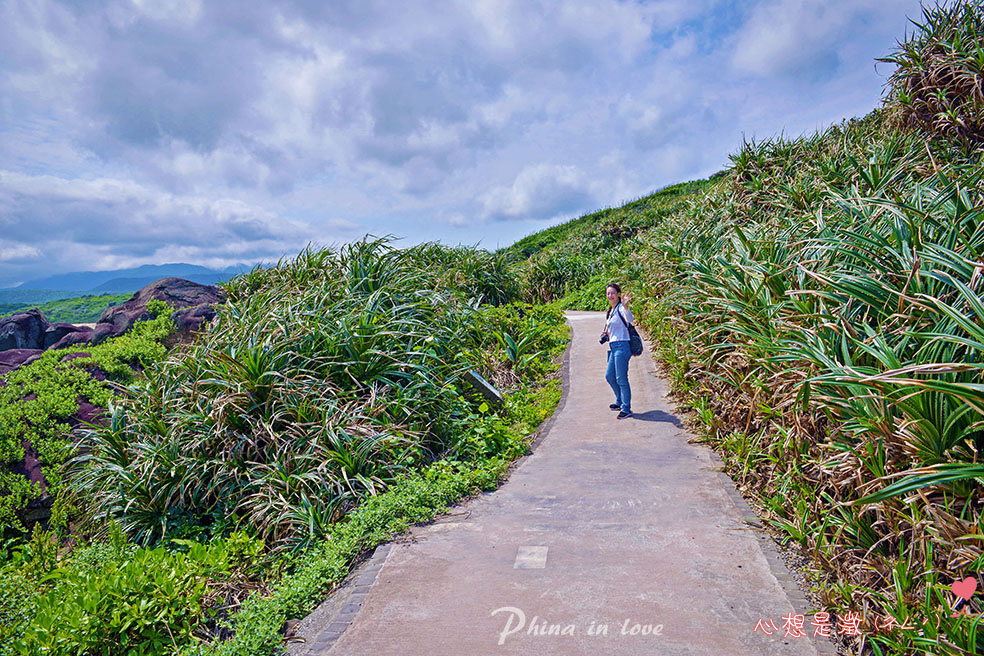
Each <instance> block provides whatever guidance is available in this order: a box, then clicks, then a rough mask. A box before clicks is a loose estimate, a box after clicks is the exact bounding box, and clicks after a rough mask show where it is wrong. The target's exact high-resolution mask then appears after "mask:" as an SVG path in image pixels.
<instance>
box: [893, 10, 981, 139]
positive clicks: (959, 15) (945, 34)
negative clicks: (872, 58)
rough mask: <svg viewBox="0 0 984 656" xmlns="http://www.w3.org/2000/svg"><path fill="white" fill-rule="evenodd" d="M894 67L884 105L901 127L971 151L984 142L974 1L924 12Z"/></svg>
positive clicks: (978, 23) (977, 17) (978, 19)
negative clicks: (890, 109)
mask: <svg viewBox="0 0 984 656" xmlns="http://www.w3.org/2000/svg"><path fill="white" fill-rule="evenodd" d="M879 61H883V62H888V63H891V64H895V66H896V68H895V71H894V72H893V73H892V76H891V78H889V94H888V97H887V99H886V100H887V104H888V105H889V106H890V107H891V108H892V109H893V110H894V116H895V117H896V121H897V123H898V124H899V125H900V127H908V128H915V129H917V130H919V131H921V132H924V133H927V134H929V135H931V136H933V137H938V138H942V139H943V140H950V141H952V142H955V143H958V144H960V145H963V146H964V147H970V148H974V147H976V146H979V145H980V144H981V143H982V142H984V88H982V85H981V75H982V73H984V9H982V8H981V6H980V4H979V3H977V2H974V1H972V0H956V1H954V2H945V3H941V4H936V5H933V6H928V7H924V8H923V22H922V23H916V31H915V32H914V33H913V34H912V36H911V37H910V38H908V39H906V40H905V41H903V42H900V43H899V47H898V49H897V50H896V51H895V52H894V53H892V54H891V55H890V56H888V57H885V58H883V59H880V60H879Z"/></svg>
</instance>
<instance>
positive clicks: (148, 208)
mask: <svg viewBox="0 0 984 656" xmlns="http://www.w3.org/2000/svg"><path fill="white" fill-rule="evenodd" d="M907 16H909V17H913V18H918V16H919V3H918V2H916V1H909V0H906V1H903V0H871V1H869V0H762V1H724V0H721V1H716V0H659V1H654V2H645V1H619V0H556V1H550V0H544V1H541V0H515V1H511V0H464V1H462V2H454V1H453V0H443V1H440V2H435V1H429V2H418V1H417V0H400V1H399V2H397V1H396V0H387V1H375V0H308V1H299V0H298V1H285V0H279V1H278V2H260V1H259V0H257V1H250V2H243V1H242V0H235V1H228V2H227V1H224V0H202V1H196V0H112V1H107V2H97V1H86V2H51V1H49V0H0V287H5V286H13V285H16V284H18V283H20V282H21V281H24V280H27V279H30V278H34V277H39V276H43V275H48V274H54V273H63V272H67V271H78V270H107V269H116V268H122V267H130V266H138V265H140V264H162V263H167V262H190V263H194V264H201V265H205V266H212V267H224V266H227V265H230V264H234V263H238V262H245V263H253V262H257V261H270V260H276V259H277V258H279V257H280V256H281V255H283V254H293V253H296V252H297V251H298V250H299V249H300V248H301V247H303V246H304V245H305V244H306V243H308V242H313V243H315V244H318V245H328V244H337V243H342V242H345V241H350V240H352V239H356V238H358V237H360V236H362V235H363V234H366V233H372V234H378V235H381V234H394V235H398V236H401V237H404V238H405V240H404V241H403V242H402V243H405V244H412V243H417V242H420V241H429V240H441V241H443V242H445V243H453V244H458V243H465V244H480V245H482V246H484V247H487V248H495V247H497V246H504V245H507V244H509V243H511V242H513V241H515V240H516V239H518V238H520V237H522V236H524V235H526V234H529V233H531V232H535V231H536V230H540V229H542V228H544V227H547V226H549V225H551V224H552V223H557V222H559V221H562V220H564V219H567V218H571V217H575V216H578V215H580V214H582V213H584V212H587V211H590V210H594V209H598V208H601V207H605V206H610V205H617V204H620V203H622V202H624V201H626V200H630V199H633V198H636V197H639V196H641V195H644V194H646V193H648V192H651V191H653V190H655V189H658V188H660V187H663V186H666V185H668V184H672V183H675V182H680V181H684V180H690V179H694V178H699V177H704V176H706V175H708V174H710V173H713V172H715V171H717V170H720V169H721V168H724V167H725V166H726V165H727V163H728V159H727V156H728V154H729V153H731V152H734V150H735V149H736V148H737V146H738V145H739V144H740V143H741V140H742V136H743V135H744V136H745V137H746V138H753V137H754V138H765V137H769V136H775V135H778V134H779V133H785V134H786V135H796V134H800V133H803V132H812V131H814V130H816V129H817V128H821V127H826V126H828V125H830V124H832V123H835V122H838V121H839V120H841V119H843V118H846V117H851V116H858V115H863V114H865V113H867V112H868V111H869V110H871V109H872V108H874V107H875V106H877V104H878V103H879V100H880V97H881V93H882V87H883V85H884V83H885V80H886V79H887V76H888V74H889V73H890V72H891V69H890V68H889V66H888V65H887V64H879V65H878V66H877V67H876V65H875V62H874V58H875V57H879V56H884V55H886V54H888V53H889V52H891V50H892V49H893V47H894V46H895V44H896V41H897V40H898V39H902V38H903V37H904V35H905V32H906V29H907V28H911V24H909V23H908V20H907Z"/></svg>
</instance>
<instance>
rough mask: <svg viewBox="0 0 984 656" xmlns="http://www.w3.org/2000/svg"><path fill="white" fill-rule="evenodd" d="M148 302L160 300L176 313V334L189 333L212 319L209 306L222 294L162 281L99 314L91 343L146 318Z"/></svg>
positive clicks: (185, 283)
mask: <svg viewBox="0 0 984 656" xmlns="http://www.w3.org/2000/svg"><path fill="white" fill-rule="evenodd" d="M151 299H158V300H161V301H164V302H165V303H167V304H168V305H170V306H171V307H172V308H174V309H176V310H178V311H177V312H175V313H174V322H175V324H177V327H178V331H179V332H183V333H189V332H193V331H196V330H198V329H200V328H201V325H202V323H203V322H204V321H208V320H211V319H212V317H214V316H215V310H213V309H212V307H211V306H212V305H215V304H217V303H222V302H224V301H225V293H224V292H223V291H222V289H221V288H219V287H216V286H215V285H200V284H198V283H197V282H191V281H190V280H182V279H181V278H162V279H160V280H158V281H157V282H155V283H152V284H150V285H147V286H146V287H144V288H143V289H141V290H140V291H139V292H137V293H135V294H134V295H133V296H132V297H130V299H129V300H128V301H126V302H125V303H123V305H117V306H116V307H111V308H109V309H107V310H106V311H105V312H103V313H102V316H100V317H99V321H98V322H97V323H96V327H95V328H94V329H93V334H92V337H91V343H92V344H99V343H100V342H102V341H105V340H106V339H107V338H109V337H115V336H116V335H120V334H122V333H124V332H126V331H127V330H128V329H129V328H130V327H131V326H133V324H134V323H136V322H137V321H139V320H141V319H149V318H150V313H149V312H147V303H148V302H149V301H150V300H151ZM104 326H105V327H104Z"/></svg>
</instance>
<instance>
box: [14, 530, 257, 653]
mask: <svg viewBox="0 0 984 656" xmlns="http://www.w3.org/2000/svg"><path fill="white" fill-rule="evenodd" d="M257 545H259V546H260V547H261V546H262V543H259V542H258V541H256V540H253V539H250V538H248V537H246V536H243V535H242V534H234V535H233V536H230V538H229V539H226V540H217V541H214V542H212V543H211V544H209V545H202V544H197V543H194V542H184V543H182V544H180V545H179V546H181V547H185V548H187V551H184V552H174V551H171V550H168V549H164V548H157V549H137V550H134V551H132V552H130V553H129V554H128V555H127V554H126V552H125V551H120V550H119V548H118V546H116V545H112V544H110V545H109V551H108V552H106V553H104V554H103V557H104V558H105V559H104V560H103V562H102V563H101V564H100V565H98V566H96V567H93V566H92V563H91V562H90V563H87V566H79V567H71V568H67V569H56V570H54V571H53V572H52V573H51V574H49V575H48V577H47V578H48V580H49V581H53V582H54V585H53V586H52V587H50V589H48V590H47V591H46V592H44V593H43V594H40V595H38V596H37V598H36V600H35V602H34V614H33V617H32V619H31V621H30V624H29V625H28V626H27V627H26V628H25V630H24V633H23V636H22V637H21V638H20V639H19V640H18V641H17V645H16V646H17V649H18V650H19V651H20V653H23V654H50V653H56V654H79V655H82V654H91V653H99V654H105V655H106V656H111V655H116V654H120V655H122V654H127V655H129V654H148V655H149V654H162V653H167V652H173V651H174V650H176V649H177V648H178V647H179V646H180V645H184V644H187V643H193V642H195V641H197V638H196V630H197V629H198V628H199V627H200V625H201V624H203V623H204V622H207V621H208V620H209V619H210V617H211V615H213V614H214V611H213V610H211V609H208V608H207V607H206V606H205V605H204V602H205V599H206V596H207V595H208V594H209V592H210V591H211V590H212V589H213V588H214V587H216V586H217V585H219V584H221V583H222V582H224V581H226V580H228V579H229V578H230V576H231V575H232V573H233V572H234V570H235V569H236V568H237V567H239V568H243V567H246V568H249V567H250V566H251V564H252V562H251V561H252V560H254V559H255V558H256V556H257V554H258V553H259V549H258V546H257ZM106 556H108V557H106ZM35 594H36V593H35Z"/></svg>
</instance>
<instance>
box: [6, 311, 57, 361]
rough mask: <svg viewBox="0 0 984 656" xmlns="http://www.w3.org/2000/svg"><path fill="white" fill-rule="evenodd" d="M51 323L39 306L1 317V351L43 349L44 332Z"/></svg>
mask: <svg viewBox="0 0 984 656" xmlns="http://www.w3.org/2000/svg"><path fill="white" fill-rule="evenodd" d="M50 325H51V324H49V323H48V319H47V318H45V316H44V313H42V312H41V310H39V309H37V308H32V309H30V310H28V311H27V312H15V313H13V314H11V315H10V316H7V317H0V351H6V350H9V349H43V348H44V334H45V331H46V330H47V329H48V327H49V326H50Z"/></svg>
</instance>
